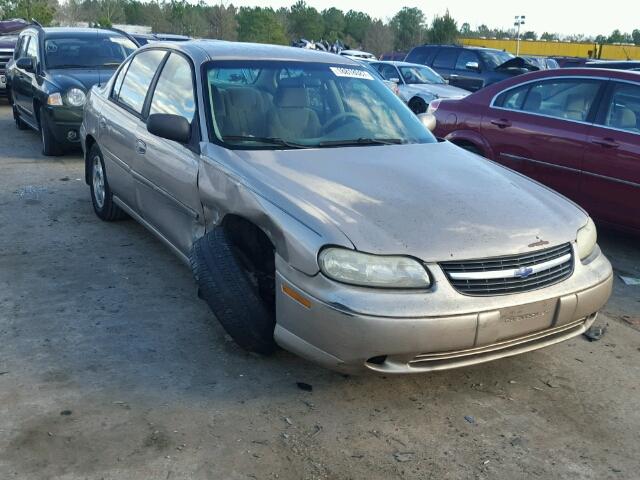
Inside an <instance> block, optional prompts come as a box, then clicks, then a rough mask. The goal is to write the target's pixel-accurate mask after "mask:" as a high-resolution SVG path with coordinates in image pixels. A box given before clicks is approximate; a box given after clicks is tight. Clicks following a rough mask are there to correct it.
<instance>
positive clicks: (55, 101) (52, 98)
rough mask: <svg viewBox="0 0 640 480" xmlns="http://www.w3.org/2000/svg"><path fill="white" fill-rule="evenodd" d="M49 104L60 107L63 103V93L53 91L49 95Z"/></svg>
mask: <svg viewBox="0 0 640 480" xmlns="http://www.w3.org/2000/svg"><path fill="white" fill-rule="evenodd" d="M47 105H53V106H55V107H59V106H61V105H63V103H62V95H60V94H59V93H57V92H56V93H52V94H51V95H49V96H48V97H47Z"/></svg>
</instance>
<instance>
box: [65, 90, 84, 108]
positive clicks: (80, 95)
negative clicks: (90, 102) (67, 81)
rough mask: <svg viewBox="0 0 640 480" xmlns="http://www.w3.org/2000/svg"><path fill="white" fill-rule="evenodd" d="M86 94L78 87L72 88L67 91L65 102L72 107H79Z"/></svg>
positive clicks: (82, 103)
mask: <svg viewBox="0 0 640 480" xmlns="http://www.w3.org/2000/svg"><path fill="white" fill-rule="evenodd" d="M86 99H87V96H86V95H85V94H84V92H83V91H82V90H80V89H79V88H72V89H71V90H69V91H68V92H67V102H69V105H71V106H72V107H81V106H83V105H84V102H85V100H86Z"/></svg>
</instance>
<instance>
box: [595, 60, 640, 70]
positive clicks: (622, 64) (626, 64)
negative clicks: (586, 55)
mask: <svg viewBox="0 0 640 480" xmlns="http://www.w3.org/2000/svg"><path fill="white" fill-rule="evenodd" d="M584 66H585V67H587V68H612V69H614V70H637V69H638V68H640V61H638V60H620V61H615V60H605V61H602V60H601V61H599V62H587V63H585V64H584Z"/></svg>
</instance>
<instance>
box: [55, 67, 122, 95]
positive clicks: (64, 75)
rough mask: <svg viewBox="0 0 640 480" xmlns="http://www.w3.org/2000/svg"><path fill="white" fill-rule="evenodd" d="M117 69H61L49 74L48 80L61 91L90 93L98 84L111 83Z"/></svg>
mask: <svg viewBox="0 0 640 480" xmlns="http://www.w3.org/2000/svg"><path fill="white" fill-rule="evenodd" d="M114 72H115V69H113V68H101V69H95V70H94V69H85V68H77V69H76V68H64V69H63V68H60V69H52V70H49V71H48V72H47V80H48V81H50V82H51V83H53V84H54V85H56V86H57V87H58V88H59V89H61V90H68V89H69V88H74V87H75V88H81V89H82V90H84V91H89V90H90V89H91V87H93V86H94V85H96V84H104V83H106V82H108V81H109V79H110V78H111V76H112V75H113V73H114Z"/></svg>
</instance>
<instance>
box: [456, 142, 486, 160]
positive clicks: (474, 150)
mask: <svg viewBox="0 0 640 480" xmlns="http://www.w3.org/2000/svg"><path fill="white" fill-rule="evenodd" d="M458 146H459V147H460V148H464V149H465V150H466V151H467V152H471V153H475V154H476V155H480V156H481V157H484V155H483V154H482V152H481V151H480V149H479V148H478V147H476V146H475V145H471V144H469V143H463V144H461V145H458Z"/></svg>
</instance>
